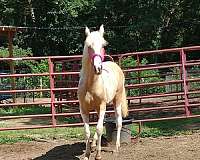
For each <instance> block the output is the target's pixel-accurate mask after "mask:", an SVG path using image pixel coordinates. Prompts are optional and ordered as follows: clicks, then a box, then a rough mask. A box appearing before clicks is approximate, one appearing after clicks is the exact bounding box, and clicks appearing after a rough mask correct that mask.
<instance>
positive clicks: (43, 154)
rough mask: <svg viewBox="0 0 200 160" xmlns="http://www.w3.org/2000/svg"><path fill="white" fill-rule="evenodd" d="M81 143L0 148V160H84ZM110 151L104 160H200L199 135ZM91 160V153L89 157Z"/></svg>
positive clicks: (140, 142)
mask: <svg viewBox="0 0 200 160" xmlns="http://www.w3.org/2000/svg"><path fill="white" fill-rule="evenodd" d="M84 149H85V147H84V143H83V142H81V141H66V140H63V141H61V140H59V141H48V142H30V143H15V144H4V145H0V159H1V160H78V159H83V155H84V153H83V152H84ZM111 150H112V148H111V147H105V148H103V151H102V159H103V160H185V159H187V160H199V159H200V133H195V134H193V135H184V136H176V137H161V138H144V139H142V138H140V139H139V140H138V142H137V143H131V144H128V145H123V146H122V147H121V149H120V153H119V154H116V153H112V152H111ZM90 159H91V160H94V153H92V155H91V158H90Z"/></svg>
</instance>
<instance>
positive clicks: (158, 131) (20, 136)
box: [0, 118, 200, 144]
mask: <svg viewBox="0 0 200 160" xmlns="http://www.w3.org/2000/svg"><path fill="white" fill-rule="evenodd" d="M199 124H200V119H198V118H196V119H186V120H170V121H160V122H148V123H145V124H144V125H143V127H142V133H141V135H140V137H143V138H144V137H159V136H175V135H186V134H192V133H194V132H199V131H200V129H196V128H191V129H188V127H189V126H194V125H197V126H199ZM130 127H131V130H132V136H136V135H137V129H138V125H137V124H133V125H131V126H130ZM199 128H200V127H199ZM91 131H92V134H93V133H94V131H95V127H94V126H93V127H91ZM104 133H105V132H104ZM55 139H59V140H60V139H63V140H69V139H70V140H72V139H76V140H83V139H84V128H83V127H74V128H72V127H66V128H49V129H32V130H21V131H2V132H0V144H3V143H16V142H29V141H41V140H42V141H49V140H55Z"/></svg>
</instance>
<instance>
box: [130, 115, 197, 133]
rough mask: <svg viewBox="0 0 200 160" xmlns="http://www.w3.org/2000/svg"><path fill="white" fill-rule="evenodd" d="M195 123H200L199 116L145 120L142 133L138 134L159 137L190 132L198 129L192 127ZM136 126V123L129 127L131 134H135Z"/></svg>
mask: <svg viewBox="0 0 200 160" xmlns="http://www.w3.org/2000/svg"><path fill="white" fill-rule="evenodd" d="M195 124H197V125H200V118H194V119H182V120H168V121H158V122H146V123H145V124H144V125H143V127H142V133H141V135H140V136H141V137H159V136H175V135H183V134H192V133H194V132H197V131H199V130H200V127H198V128H196V127H194V128H193V126H194V125H195ZM137 128H138V125H137V124H136V125H135V126H134V125H133V126H132V127H131V131H132V135H133V136H136V135H137Z"/></svg>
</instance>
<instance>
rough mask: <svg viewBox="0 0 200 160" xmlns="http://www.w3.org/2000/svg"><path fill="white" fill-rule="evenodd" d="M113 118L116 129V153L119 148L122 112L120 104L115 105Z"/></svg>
mask: <svg viewBox="0 0 200 160" xmlns="http://www.w3.org/2000/svg"><path fill="white" fill-rule="evenodd" d="M115 117H116V127H117V139H116V152H118V151H119V147H120V134H121V129H122V112H121V104H120V103H116V106H115Z"/></svg>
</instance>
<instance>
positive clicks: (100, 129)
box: [96, 126, 103, 136]
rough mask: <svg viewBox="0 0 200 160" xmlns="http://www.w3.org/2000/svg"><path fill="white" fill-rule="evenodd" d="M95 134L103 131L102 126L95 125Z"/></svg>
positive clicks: (100, 133)
mask: <svg viewBox="0 0 200 160" xmlns="http://www.w3.org/2000/svg"><path fill="white" fill-rule="evenodd" d="M96 132H97V135H98V136H100V135H102V133H103V126H97V128H96Z"/></svg>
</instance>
